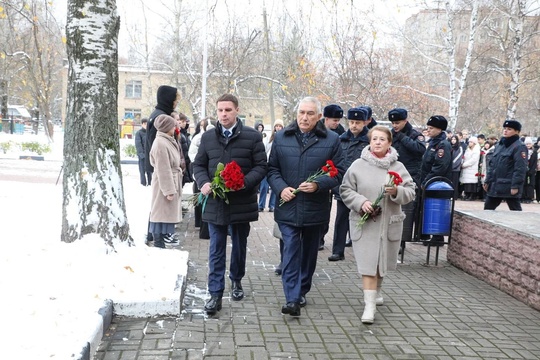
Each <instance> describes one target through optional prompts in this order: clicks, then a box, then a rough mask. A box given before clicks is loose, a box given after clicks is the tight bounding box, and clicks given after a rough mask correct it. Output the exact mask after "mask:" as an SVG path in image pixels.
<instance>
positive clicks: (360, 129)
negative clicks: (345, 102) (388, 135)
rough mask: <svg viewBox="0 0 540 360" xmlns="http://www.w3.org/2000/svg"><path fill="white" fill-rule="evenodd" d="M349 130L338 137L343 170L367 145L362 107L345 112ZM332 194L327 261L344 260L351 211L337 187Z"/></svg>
mask: <svg viewBox="0 0 540 360" xmlns="http://www.w3.org/2000/svg"><path fill="white" fill-rule="evenodd" d="M347 120H348V123H349V129H348V130H347V131H346V132H345V133H344V134H342V135H341V136H340V137H339V140H340V141H341V150H343V157H344V159H345V161H344V168H345V170H347V169H348V168H349V166H351V164H352V163H353V162H354V161H355V160H356V159H359V158H360V156H361V155H362V150H364V148H365V147H366V146H367V145H369V139H368V137H367V133H368V128H367V124H369V121H370V120H369V118H368V112H367V110H366V109H365V108H364V107H357V108H351V109H349V111H348V112H347ZM332 192H333V193H334V198H335V199H336V206H337V209H336V219H335V222H334V241H333V243H332V255H331V256H329V257H328V261H340V260H345V246H346V242H347V233H348V232H349V213H350V212H351V210H350V209H349V208H348V207H347V206H346V205H345V204H344V203H343V201H341V197H340V196H339V186H337V187H335V188H334V189H333V190H332Z"/></svg>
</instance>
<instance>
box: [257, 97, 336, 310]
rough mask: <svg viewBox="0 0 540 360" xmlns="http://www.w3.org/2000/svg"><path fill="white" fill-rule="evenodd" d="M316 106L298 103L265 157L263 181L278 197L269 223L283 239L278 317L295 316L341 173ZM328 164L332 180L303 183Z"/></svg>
mask: <svg viewBox="0 0 540 360" xmlns="http://www.w3.org/2000/svg"><path fill="white" fill-rule="evenodd" d="M321 117H322V112H321V104H320V102H319V100H317V99H316V98H314V97H307V98H304V99H302V100H301V101H300V103H299V104H298V110H297V115H296V122H293V123H292V124H290V125H289V126H287V127H286V128H285V129H284V130H283V131H280V132H278V133H276V136H275V139H274V141H273V143H272V151H271V153H270V160H269V170H268V182H269V183H270V186H271V187H272V191H275V192H276V194H279V198H280V206H278V207H277V208H276V209H275V212H274V219H275V221H276V222H277V223H278V225H279V229H280V231H281V236H282V239H283V244H284V248H283V259H282V266H283V270H282V271H283V272H282V275H281V276H282V283H283V291H284V293H285V299H286V305H284V306H283V307H282V308H281V313H282V314H288V315H291V316H300V307H301V306H305V305H306V299H305V296H306V294H307V292H309V290H310V289H311V282H312V278H313V274H314V272H315V268H316V265H317V253H318V247H319V239H320V238H321V233H322V231H323V227H324V225H325V224H328V221H329V220H330V202H329V201H328V194H329V191H330V190H331V189H332V188H334V187H336V186H338V185H339V184H340V183H341V179H342V177H343V174H344V172H345V169H344V167H343V156H342V151H341V146H340V142H339V139H338V135H337V134H336V133H334V132H333V131H329V130H328V129H326V128H325V126H324V125H323V124H321V123H320V121H319V120H320V119H321ZM328 160H332V161H333V162H334V164H335V166H336V167H337V174H335V176H334V177H331V176H327V175H324V176H321V177H319V178H317V179H316V180H315V181H313V182H307V181H306V179H307V178H308V177H309V176H311V175H313V174H315V173H317V172H318V171H319V170H320V169H321V168H322V167H323V166H325V165H326V164H327V161H328Z"/></svg>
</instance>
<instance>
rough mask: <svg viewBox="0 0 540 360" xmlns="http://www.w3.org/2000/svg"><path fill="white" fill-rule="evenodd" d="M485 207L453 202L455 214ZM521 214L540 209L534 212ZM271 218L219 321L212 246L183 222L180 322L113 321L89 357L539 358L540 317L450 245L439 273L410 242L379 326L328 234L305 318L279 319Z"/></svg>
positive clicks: (254, 239) (257, 229) (259, 229)
mask: <svg viewBox="0 0 540 360" xmlns="http://www.w3.org/2000/svg"><path fill="white" fill-rule="evenodd" d="M482 205H483V204H482V203H481V202H457V203H456V208H457V209H459V208H463V209H474V208H481V207H482ZM500 209H501V210H506V205H505V204H502V205H501V207H500ZM525 210H527V211H536V212H539V211H540V205H539V204H531V205H527V206H526V209H525ZM272 215H273V214H271V213H268V212H264V213H261V217H260V220H259V221H258V222H256V223H252V229H251V234H250V237H249V241H248V246H249V249H248V255H247V274H246V277H245V278H244V280H243V281H242V284H243V285H244V291H245V292H246V297H245V298H244V300H242V301H240V302H233V301H230V298H229V293H228V291H229V289H228V288H227V289H226V293H225V297H224V299H223V309H222V310H221V311H220V312H219V313H218V314H217V316H215V317H207V316H206V315H205V314H204V312H203V311H202V309H203V306H204V302H205V298H206V296H207V295H206V291H205V289H206V276H207V258H208V240H200V239H198V232H197V233H196V232H195V231H194V227H193V218H191V217H189V216H187V217H186V220H184V224H183V226H184V228H183V230H182V232H183V234H184V233H185V237H184V238H183V239H182V241H181V243H180V246H179V247H180V248H181V249H183V250H186V251H189V253H190V261H189V270H188V276H187V288H186V290H185V297H184V309H183V312H182V315H181V316H180V317H178V318H171V317H168V318H150V319H129V318H114V319H113V323H112V325H111V327H110V328H109V331H108V332H107V334H106V336H105V337H104V339H103V341H102V343H101V345H100V349H99V351H98V353H97V354H96V356H95V359H96V360H98V359H99V360H120V359H122V360H127V359H135V360H143V359H144V360H149V359H163V360H165V359H190V360H191V359H257V360H258V359H467V360H469V359H540V312H539V311H536V310H534V309H532V308H530V307H528V306H526V305H524V304H523V303H521V302H519V301H518V300H516V299H514V298H512V297H511V296H509V295H507V294H505V293H503V292H501V291H499V290H497V289H495V288H493V287H491V286H489V285H487V284H485V283H484V282H482V281H480V280H477V279H475V278H473V277H472V276H470V275H467V274H465V273H464V272H462V271H460V270H458V269H456V268H454V267H453V266H451V265H450V264H449V263H448V262H447V261H446V250H445V249H446V248H444V249H443V250H442V251H441V254H440V259H439V265H438V266H434V265H433V264H432V265H430V266H426V265H425V260H426V250H427V248H426V247H424V246H422V245H418V244H409V245H408V246H407V250H406V254H405V261H404V263H403V264H400V265H398V270H397V271H396V272H394V273H391V274H390V275H389V276H388V277H387V278H386V279H385V283H384V287H383V290H384V299H385V304H384V305H383V306H379V307H378V308H377V310H378V312H377V314H376V316H375V323H374V324H373V325H364V324H362V323H361V322H360V317H361V315H362V311H363V295H362V289H361V279H360V276H359V275H358V272H357V270H356V264H355V261H354V257H353V255H352V250H351V249H350V248H347V249H346V253H345V257H346V259H345V261H339V262H328V260H327V257H328V256H329V255H331V238H332V236H331V232H332V229H331V230H330V232H329V234H328V235H327V237H326V239H327V246H326V249H325V250H324V251H320V252H319V262H318V267H317V271H316V273H315V276H314V286H313V287H312V290H311V292H310V293H309V294H308V295H307V301H308V305H307V307H305V308H304V309H302V316H301V317H300V318H291V317H289V316H282V315H281V314H280V309H281V305H283V302H284V297H283V290H282V286H281V279H280V277H278V276H276V275H274V265H275V264H277V263H278V259H279V249H278V241H277V239H275V238H273V237H272V235H271V230H272V226H273V216H272ZM524 215H525V213H524ZM529 216H530V214H529ZM489 236H494V234H489ZM229 251H230V248H229ZM434 253H435V251H434V250H432V259H434ZM431 263H433V261H431Z"/></svg>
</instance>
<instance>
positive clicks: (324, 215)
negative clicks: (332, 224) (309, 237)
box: [268, 122, 345, 227]
mask: <svg viewBox="0 0 540 360" xmlns="http://www.w3.org/2000/svg"><path fill="white" fill-rule="evenodd" d="M311 133H312V134H311V136H310V138H309V140H308V142H307V144H306V146H305V147H304V146H302V143H301V141H300V138H299V134H300V130H299V128H298V124H297V123H296V122H293V123H292V124H290V125H289V126H287V127H286V128H285V129H284V130H283V131H279V132H277V133H276V136H275V138H274V141H273V143H272V151H271V153H270V159H269V164H268V165H269V166H268V182H269V183H270V186H271V187H272V191H274V192H275V193H276V195H277V196H278V199H279V197H280V194H281V192H282V191H283V189H285V188H286V187H289V186H290V187H293V188H297V187H298V186H299V185H300V184H301V183H302V182H304V181H305V180H306V179H307V178H308V177H309V176H310V175H313V174H315V173H316V172H317V171H318V170H319V169H321V167H323V166H324V165H325V164H326V161H327V160H332V161H333V162H334V164H335V166H336V167H337V169H338V172H339V173H338V175H337V176H335V177H329V176H326V175H325V176H322V177H320V178H319V179H317V180H316V181H315V182H316V183H317V185H318V190H317V191H316V192H314V193H303V192H299V193H297V194H296V197H295V198H294V199H293V200H291V201H289V202H286V203H284V204H283V205H281V206H277V207H276V209H275V213H274V219H275V220H276V221H277V222H281V223H285V224H288V225H291V226H297V227H304V226H312V225H321V224H326V223H328V222H329V220H330V205H331V202H330V201H329V199H330V198H329V197H330V190H331V189H332V188H334V187H335V186H337V185H339V184H341V180H342V178H343V175H344V173H345V167H344V158H343V155H342V150H341V145H340V141H339V138H338V135H337V134H336V133H334V132H333V131H327V129H326V128H325V126H324V125H323V124H321V123H320V122H317V125H316V127H315V128H314V129H313V130H312V131H311Z"/></svg>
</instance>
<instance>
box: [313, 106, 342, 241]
mask: <svg viewBox="0 0 540 360" xmlns="http://www.w3.org/2000/svg"><path fill="white" fill-rule="evenodd" d="M342 118H343V109H342V108H341V106H339V105H337V104H330V105H327V106H325V107H324V109H323V118H322V119H321V120H320V122H321V123H322V124H323V125H324V126H325V127H326V128H327V129H328V130H332V131H333V132H335V133H336V134H338V135H342V134H343V133H345V128H344V127H343V125H341V124H340V123H339V122H340V121H341V119H342ZM328 201H329V202H330V208H331V207H332V193H331V192H328ZM328 230H330V225H329V224H326V225H325V226H324V228H323V231H322V235H321V239H320V240H319V251H321V250H324V237H325V236H326V234H327V233H328Z"/></svg>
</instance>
